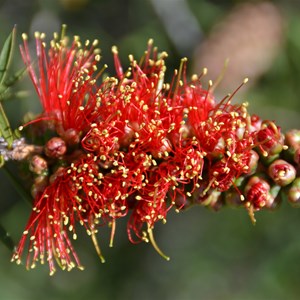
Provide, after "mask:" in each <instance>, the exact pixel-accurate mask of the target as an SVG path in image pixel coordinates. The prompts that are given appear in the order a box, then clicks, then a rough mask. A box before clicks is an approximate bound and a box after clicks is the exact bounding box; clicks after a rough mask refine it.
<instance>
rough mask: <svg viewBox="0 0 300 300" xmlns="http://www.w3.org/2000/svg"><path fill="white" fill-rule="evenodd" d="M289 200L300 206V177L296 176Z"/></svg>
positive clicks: (292, 203) (293, 204)
mask: <svg viewBox="0 0 300 300" xmlns="http://www.w3.org/2000/svg"><path fill="white" fill-rule="evenodd" d="M287 195H288V201H289V203H290V204H291V205H292V206H294V207H300V178H299V177H298V178H296V179H295V180H294V182H293V184H292V186H291V187H290V189H289V191H288V193H287Z"/></svg>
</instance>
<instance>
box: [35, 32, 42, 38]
mask: <svg viewBox="0 0 300 300" xmlns="http://www.w3.org/2000/svg"><path fill="white" fill-rule="evenodd" d="M34 37H35V38H36V39H39V38H40V37H41V33H40V32H39V31H36V32H35V33H34Z"/></svg>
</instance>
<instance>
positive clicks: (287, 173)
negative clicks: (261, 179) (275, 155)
mask: <svg viewBox="0 0 300 300" xmlns="http://www.w3.org/2000/svg"><path fill="white" fill-rule="evenodd" d="M268 173H269V176H270V177H271V178H272V179H273V180H274V181H275V183H276V184H278V185H280V186H286V185H288V184H290V183H291V182H292V181H293V180H294V179H295V177H296V170H295V168H294V167H293V166H292V165H291V164H289V163H288V162H286V161H285V160H282V159H277V160H275V161H274V162H273V163H272V164H271V165H270V166H269V169H268Z"/></svg>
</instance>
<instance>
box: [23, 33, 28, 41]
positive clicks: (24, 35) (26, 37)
mask: <svg viewBox="0 0 300 300" xmlns="http://www.w3.org/2000/svg"><path fill="white" fill-rule="evenodd" d="M22 39H23V40H24V41H26V40H28V35H27V34H26V33H22Z"/></svg>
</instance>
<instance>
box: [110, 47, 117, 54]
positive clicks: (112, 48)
mask: <svg viewBox="0 0 300 300" xmlns="http://www.w3.org/2000/svg"><path fill="white" fill-rule="evenodd" d="M111 51H112V53H113V54H118V48H117V46H112V47H111Z"/></svg>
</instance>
